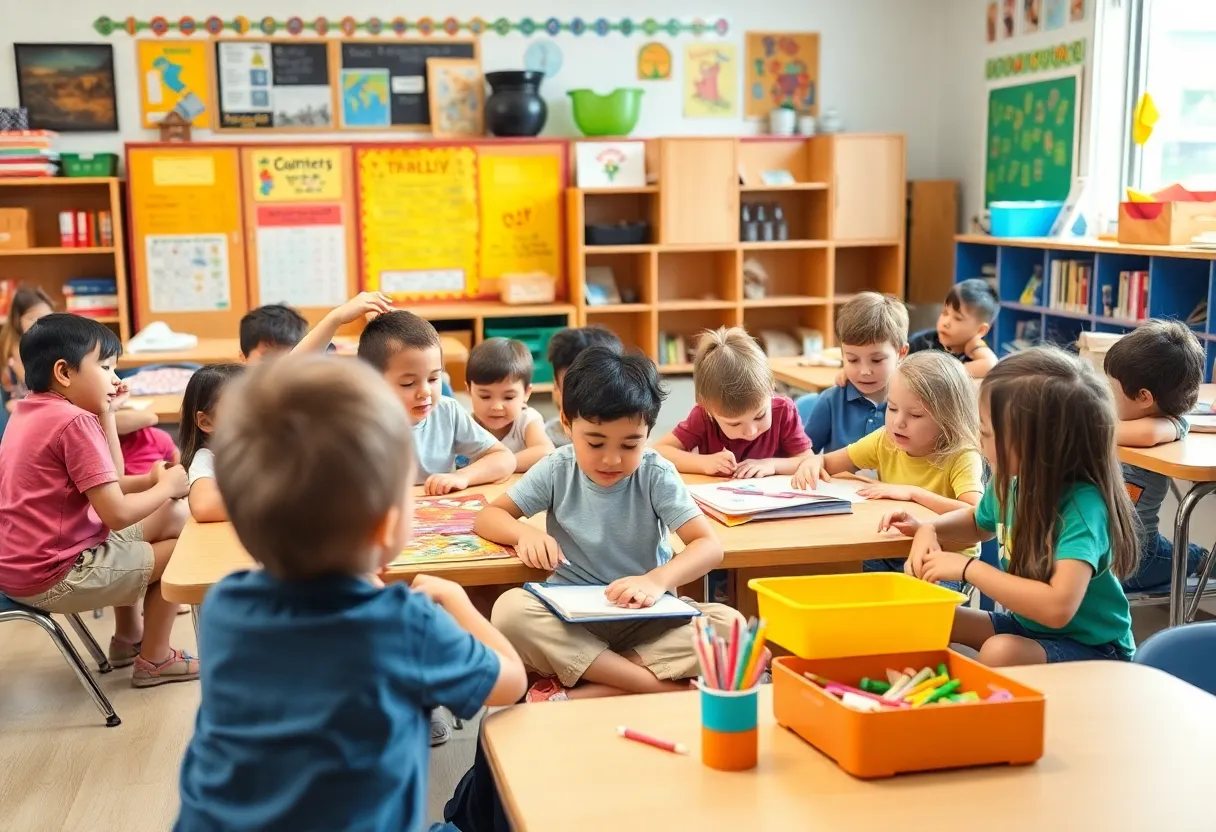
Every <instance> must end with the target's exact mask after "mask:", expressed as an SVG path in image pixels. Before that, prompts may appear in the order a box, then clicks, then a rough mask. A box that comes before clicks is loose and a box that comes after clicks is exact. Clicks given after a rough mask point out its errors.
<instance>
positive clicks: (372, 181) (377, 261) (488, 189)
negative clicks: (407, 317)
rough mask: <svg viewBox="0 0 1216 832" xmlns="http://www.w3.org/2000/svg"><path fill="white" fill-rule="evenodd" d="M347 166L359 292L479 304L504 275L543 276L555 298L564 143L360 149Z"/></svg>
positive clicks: (400, 298) (398, 298)
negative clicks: (355, 219)
mask: <svg viewBox="0 0 1216 832" xmlns="http://www.w3.org/2000/svg"><path fill="white" fill-rule="evenodd" d="M355 159H356V161H355V167H356V169H357V172H358V174H357V176H358V180H357V181H358V186H357V189H358V202H359V210H360V246H361V253H362V269H361V271H362V276H363V285H364V288H365V289H369V290H377V291H381V292H385V293H386V294H389V295H391V296H392V297H393V298H394V300H396V301H398V302H403V303H406V302H410V303H417V302H426V301H459V300H473V299H486V298H493V297H494V296H495V295H496V294H497V291H498V285H497V282H498V278H500V277H501V276H502V275H504V274H510V273H518V272H536V271H543V272H546V273H548V274H551V275H554V276H555V277H557V278H558V287H559V292H561V291H564V283H565V281H564V280H562V279H561V278H562V277H563V275H564V270H563V268H562V263H563V256H564V252H563V222H564V217H563V210H562V195H563V193H564V190H565V188H566V174H565V171H566V144H565V143H564V142H520V143H511V142H493V143H491V142H468V143H433V144H432V143H425V144H424V143H417V144H414V143H411V144H409V145H406V146H402V145H397V146H391V147H361V148H359V149H357V150H356V151H355Z"/></svg>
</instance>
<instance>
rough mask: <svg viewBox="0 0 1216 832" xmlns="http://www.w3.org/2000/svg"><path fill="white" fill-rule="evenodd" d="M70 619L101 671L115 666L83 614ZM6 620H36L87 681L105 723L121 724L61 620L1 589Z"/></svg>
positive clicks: (1, 615) (0, 608)
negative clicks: (19, 602) (28, 605)
mask: <svg viewBox="0 0 1216 832" xmlns="http://www.w3.org/2000/svg"><path fill="white" fill-rule="evenodd" d="M67 619H68V623H69V624H71V625H72V629H73V630H75V631H76V635H77V636H79V637H80V640H81V641H82V642H84V646H85V648H86V649H87V650H88V651H89V654H90V655H91V656H92V657H93V660H94V661H96V662H97V669H98V670H99V671H100V672H101V673H109V672H110V671H111V670H113V669H114V668H113V667H111V666H110V660H109V659H107V658H106V654H105V653H104V652H103V651H102V649H101V646H100V645H98V643H97V640H96V639H95V638H93V634H92V633H90V632H89V630H88V628H87V627H85V626H84V622H83V621H81V620H80V616H79V615H76V614H75V613H73V614H71V615H68V616H67ZM5 621H30V622H33V623H34V624H37V625H38V626H39V627H41V628H42V629H43V630H45V631H46V633H47V635H49V636H50V637H51V640H52V641H54V642H55V646H56V647H58V648H59V652H60V653H62V654H63V658H64V659H66V660H67V663H68V664H69V665H70V666H71V668H72V670H74V671H76V678H77V679H79V680H80V684H82V685H84V688H85V690H87V691H88V692H89V695H90V696H92V697H93V703H94V704H95V705H96V706H97V708H98V710H100V711H101V714H102V716H104V717H105V718H106V727H107V728H113V727H114V726H115V725H121V724H122V720H121V719H119V718H118V714H116V713H114V707H113V706H112V705H111V704H110V700H109V699H107V698H106V695H105V694H104V693H102V691H101V688H100V687H99V686H98V685H97V681H96V680H95V679H94V678H93V675H92V674H91V673H89V668H88V666H87V665H85V663H84V661H83V660H82V659H81V658H80V654H79V653H77V652H76V648H75V647H74V646H73V645H72V642H71V640H70V639H69V638H68V635H67V633H65V632H64V631H63V628H62V627H60V626H59V623H58V622H57V621H55V619H54V618H52V617H51V614H50V613H47V612H43V611H42V610H38V609H34V608H33V607H27V606H25V605H24V604H18V603H17V602H16V601H14V600H13V599H11V598H9V597H8V596H6V595H4V594H2V593H0V623H3V622H5Z"/></svg>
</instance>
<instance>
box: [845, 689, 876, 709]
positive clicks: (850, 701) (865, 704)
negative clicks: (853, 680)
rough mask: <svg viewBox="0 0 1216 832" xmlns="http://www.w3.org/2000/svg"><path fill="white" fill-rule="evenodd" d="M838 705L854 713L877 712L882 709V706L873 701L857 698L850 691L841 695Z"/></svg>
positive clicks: (862, 697)
mask: <svg viewBox="0 0 1216 832" xmlns="http://www.w3.org/2000/svg"><path fill="white" fill-rule="evenodd" d="M840 704H842V705H844V706H845V707H848V708H852V709H853V710H855V711H866V712H871V711H877V710H879V709H881V708H882V705H881V704H880V703H878V702H876V701H874V700H873V699H867V698H865V697H864V696H858V695H857V694H855V693H853V692H852V691H847V690H846V691H845V692H844V693H843V694H841V697H840Z"/></svg>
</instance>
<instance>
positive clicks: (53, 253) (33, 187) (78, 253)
mask: <svg viewBox="0 0 1216 832" xmlns="http://www.w3.org/2000/svg"><path fill="white" fill-rule="evenodd" d="M0 208H28V209H29V210H30V212H31V214H32V228H33V238H34V239H33V242H34V247H32V248H27V249H21V250H12V249H0V279H6V280H15V281H17V283H19V284H24V285H28V286H38V287H39V288H41V289H42V290H43V291H44V292H46V293H47V294H48V295H50V296H51V298H52V299H54V301H55V306H56V308H57V309H59V310H63V309H64V308H65V300H64V296H63V287H64V284H65V283H67V282H68V281H69V280H71V279H73V278H77V277H113V278H114V282H115V284H116V285H117V287H118V315H117V316H114V317H106V318H95V319H94V320H97V321H99V322H101V323H103V324H106V325H107V326H111V327H113V328H114V330H115V332H116V333H117V334H118V336H119V337H120V338H121V339H122V340H123V342H126V340H127V339H128V338H129V337H131V319H130V308H129V304H128V300H127V270H126V259H125V245H124V242H123V233H124V230H125V224H124V222H123V208H122V183H121V182H120V181H119V180H118V179H117V178H113V177H53V178H49V179H3V178H0ZM60 211H109V212H110V217H111V219H112V224H113V227H114V245H113V246H99V247H93V248H62V247H60V245H59V212H60Z"/></svg>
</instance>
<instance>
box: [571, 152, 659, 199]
mask: <svg viewBox="0 0 1216 832" xmlns="http://www.w3.org/2000/svg"><path fill="white" fill-rule="evenodd" d="M575 161H576V165H575V171H576V174H577V176H578V186H579V187H580V188H641V187H643V186H645V184H646V143H645V142H576V143H575Z"/></svg>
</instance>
